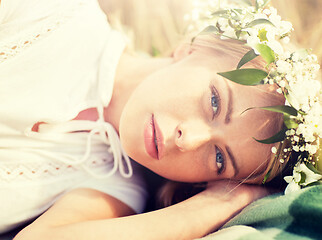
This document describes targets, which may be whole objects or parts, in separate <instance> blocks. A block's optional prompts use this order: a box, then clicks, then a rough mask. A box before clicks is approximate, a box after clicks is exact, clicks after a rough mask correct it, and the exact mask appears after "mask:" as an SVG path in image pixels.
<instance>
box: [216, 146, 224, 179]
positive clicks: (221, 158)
mask: <svg viewBox="0 0 322 240" xmlns="http://www.w3.org/2000/svg"><path fill="white" fill-rule="evenodd" d="M215 148H216V165H217V167H218V171H217V174H218V175H220V174H221V173H222V172H223V171H224V169H225V166H226V164H225V163H226V161H225V157H224V154H222V151H221V150H220V149H219V148H218V147H215ZM219 154H220V155H219ZM218 165H220V166H218Z"/></svg>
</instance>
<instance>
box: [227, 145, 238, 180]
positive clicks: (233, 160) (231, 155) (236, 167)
mask: <svg viewBox="0 0 322 240" xmlns="http://www.w3.org/2000/svg"><path fill="white" fill-rule="evenodd" d="M225 149H226V152H227V153H228V156H229V158H230V160H231V163H232V165H233V168H234V170H235V174H234V177H236V176H237V175H238V173H239V168H238V166H237V164H236V159H235V157H234V155H233V153H232V152H231V149H230V148H229V147H228V146H225Z"/></svg>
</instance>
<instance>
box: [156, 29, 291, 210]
mask: <svg viewBox="0 0 322 240" xmlns="http://www.w3.org/2000/svg"><path fill="white" fill-rule="evenodd" d="M189 44H190V43H189ZM249 50H250V48H249V47H247V46H245V45H244V44H243V43H240V42H239V41H237V40H222V39H220V38H219V37H218V36H216V35H214V34H208V35H201V36H198V37H197V38H196V39H195V40H194V42H193V43H192V45H191V51H192V52H193V53H195V54H202V56H204V57H205V58H206V60H207V62H210V65H211V64H212V63H211V62H212V59H213V60H214V61H216V63H218V62H224V63H225V64H222V65H221V66H219V68H220V71H230V70H233V69H235V68H236V66H237V64H238V62H239V61H240V59H241V58H242V57H243V56H244V55H245V54H246V53H247V52H248V51H249ZM221 58H222V59H227V61H218V59H221ZM265 65H266V64H265V62H264V60H263V59H261V58H260V57H257V58H255V59H254V60H252V61H251V62H249V63H248V64H247V65H245V66H246V67H252V68H257V69H258V68H259V69H263V68H264V67H265ZM216 69H218V66H217V68H216ZM251 87H252V88H254V89H255V90H257V91H260V92H261V96H262V97H263V98H265V102H267V103H268V104H269V105H283V104H284V102H285V99H284V96H283V95H282V94H279V93H277V92H276V89H277V86H274V85H268V84H265V85H258V86H251ZM265 114H266V113H265ZM267 116H268V117H269V118H270V119H271V120H270V121H266V124H265V128H266V129H264V130H266V131H265V132H267V133H265V134H266V136H265V138H268V137H271V136H267V134H271V132H272V131H275V132H277V131H279V130H280V129H281V128H282V125H283V117H282V114H279V113H272V112H270V113H267ZM268 129H270V130H268ZM275 145H276V146H277V147H278V152H277V153H276V154H275V155H273V154H272V153H271V152H270V150H269V153H268V155H269V156H268V158H267V160H266V161H264V162H263V164H261V165H260V166H259V167H258V168H257V169H256V170H255V171H254V172H252V173H251V174H250V175H249V176H248V177H247V178H246V179H243V180H242V182H247V183H260V182H262V180H263V178H264V176H265V175H266V174H267V172H268V171H270V177H269V179H268V181H269V180H271V179H273V177H274V176H276V175H278V174H279V173H280V172H281V171H282V169H283V165H282V164H277V162H278V161H277V160H276V159H279V157H278V156H276V155H279V154H283V153H284V152H283V149H284V147H285V145H287V143H286V142H284V143H283V144H275ZM272 146H273V145H272ZM288 159H289V157H288V158H287V159H286V161H288ZM284 166H285V164H284ZM205 187H206V183H194V184H191V183H181V182H173V181H168V182H167V183H166V184H165V185H164V186H163V187H162V188H161V190H160V192H159V198H160V199H161V202H162V205H163V206H168V205H171V204H173V203H176V202H179V201H182V200H184V199H186V198H188V197H190V196H192V195H194V194H196V193H198V192H200V191H202V190H203V189H205Z"/></svg>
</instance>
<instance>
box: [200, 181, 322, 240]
mask: <svg viewBox="0 0 322 240" xmlns="http://www.w3.org/2000/svg"><path fill="white" fill-rule="evenodd" d="M201 239H203V240H215V239H231V240H252V239H264V240H265V239H267V240H272V239H277V240H284V239H291V240H292V239H294V240H297V239H301V240H302V239H322V186H321V185H319V186H312V187H308V188H305V189H302V190H300V191H297V192H294V193H292V194H289V195H282V194H276V195H272V196H268V197H266V198H263V199H260V200H258V201H256V202H254V203H252V204H250V205H249V206H248V207H246V208H245V209H244V210H243V211H242V212H241V213H240V214H238V215H237V216H236V217H234V218H233V219H232V220H231V221H229V222H228V223H227V224H226V225H224V226H223V227H222V229H221V230H219V231H217V232H215V233H212V234H210V235H208V236H206V237H204V238H201Z"/></svg>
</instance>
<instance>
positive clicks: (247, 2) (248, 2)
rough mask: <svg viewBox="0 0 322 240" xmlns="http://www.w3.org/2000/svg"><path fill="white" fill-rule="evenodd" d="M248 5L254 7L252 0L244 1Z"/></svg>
mask: <svg viewBox="0 0 322 240" xmlns="http://www.w3.org/2000/svg"><path fill="white" fill-rule="evenodd" d="M242 2H244V3H245V4H246V5H248V6H252V2H251V1H250V0H242Z"/></svg>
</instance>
